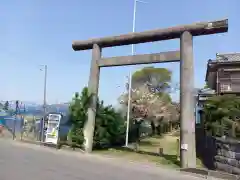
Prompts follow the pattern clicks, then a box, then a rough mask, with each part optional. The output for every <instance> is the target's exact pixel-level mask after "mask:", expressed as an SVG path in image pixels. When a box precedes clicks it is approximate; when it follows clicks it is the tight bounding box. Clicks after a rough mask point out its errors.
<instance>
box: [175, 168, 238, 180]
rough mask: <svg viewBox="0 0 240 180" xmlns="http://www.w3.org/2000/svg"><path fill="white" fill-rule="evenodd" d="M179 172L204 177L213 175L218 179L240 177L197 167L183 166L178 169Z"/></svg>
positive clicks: (229, 179) (235, 179)
mask: <svg viewBox="0 0 240 180" xmlns="http://www.w3.org/2000/svg"><path fill="white" fill-rule="evenodd" d="M180 171H181V172H187V173H193V174H198V175H202V176H203V177H204V178H206V179H207V178H208V177H214V178H220V179H227V180H239V179H240V177H239V176H238V175H234V174H229V173H225V172H221V171H212V170H207V169H198V168H183V169H180Z"/></svg>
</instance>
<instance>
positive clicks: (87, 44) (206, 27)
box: [72, 19, 228, 51]
mask: <svg viewBox="0 0 240 180" xmlns="http://www.w3.org/2000/svg"><path fill="white" fill-rule="evenodd" d="M185 31H189V32H190V33H191V34H192V35H193V36H201V35H208V34H216V33H224V32H227V31H228V19H223V20H219V21H209V22H199V23H194V24H189V25H181V26H175V27H170V28H165V29H156V30H151V31H144V32H137V33H129V34H124V35H119V36H111V37H104V38H96V39H89V40H85V41H73V43H72V48H73V49H74V50H75V51H81V50H88V49H92V48H93V44H98V45H99V46H100V47H101V48H105V47H113V46H123V45H130V44H138V43H147V42H154V41H162V40H169V39H176V38H180V36H181V34H182V33H183V32H185Z"/></svg>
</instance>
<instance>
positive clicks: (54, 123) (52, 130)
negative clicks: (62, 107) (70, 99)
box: [45, 114, 62, 145]
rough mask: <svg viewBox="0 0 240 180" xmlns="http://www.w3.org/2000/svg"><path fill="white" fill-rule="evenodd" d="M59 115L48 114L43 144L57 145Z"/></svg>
mask: <svg viewBox="0 0 240 180" xmlns="http://www.w3.org/2000/svg"><path fill="white" fill-rule="evenodd" d="M61 118H62V116H61V114H49V115H48V121H47V124H46V126H47V127H46V132H45V143H50V144H54V145H57V143H58V136H59V126H60V121H61Z"/></svg>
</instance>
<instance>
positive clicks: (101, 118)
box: [69, 88, 125, 149]
mask: <svg viewBox="0 0 240 180" xmlns="http://www.w3.org/2000/svg"><path fill="white" fill-rule="evenodd" d="M91 98H92V95H91V94H89V92H88V89H87V88H84V89H83V90H82V93H81V95H79V93H75V96H74V98H73V101H72V103H71V105H70V109H69V110H70V121H71V123H72V127H71V130H70V132H69V139H70V140H71V142H72V145H74V146H75V145H82V144H83V143H84V136H83V129H84V125H85V123H86V121H87V111H88V108H89V106H90V103H91ZM124 133H125V125H124V120H123V119H122V117H121V114H120V113H117V112H116V111H115V109H114V108H113V107H112V106H104V104H103V101H101V102H100V101H99V100H98V101H97V109H96V123H95V132H94V138H93V140H94V142H93V143H94V144H93V147H94V148H98V149H99V148H106V147H110V146H113V145H119V144H123V143H124V137H125V134H124Z"/></svg>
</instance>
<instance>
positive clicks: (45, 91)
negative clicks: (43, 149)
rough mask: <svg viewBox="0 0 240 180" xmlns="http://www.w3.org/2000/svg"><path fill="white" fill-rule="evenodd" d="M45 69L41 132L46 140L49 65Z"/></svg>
mask: <svg viewBox="0 0 240 180" xmlns="http://www.w3.org/2000/svg"><path fill="white" fill-rule="evenodd" d="M40 70H41V71H44V87H43V88H44V89H43V113H44V114H43V122H42V132H41V140H42V141H44V128H45V127H44V125H45V116H46V114H47V70H48V67H47V65H44V69H40Z"/></svg>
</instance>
